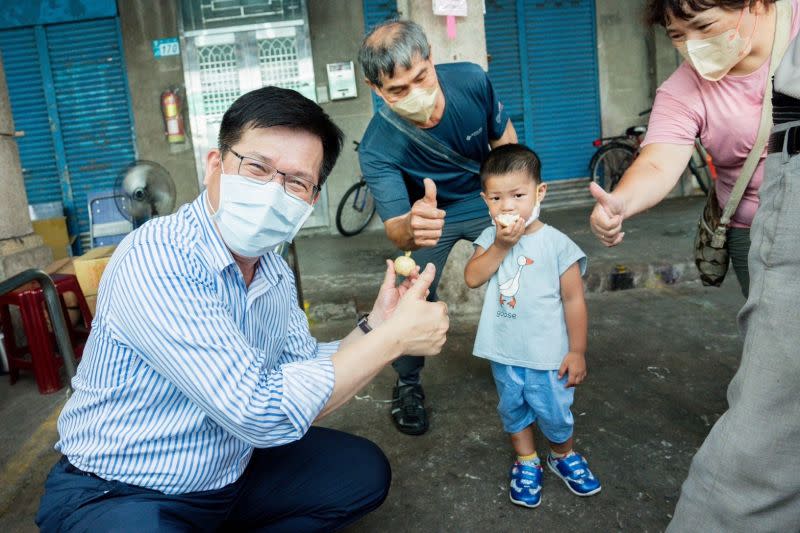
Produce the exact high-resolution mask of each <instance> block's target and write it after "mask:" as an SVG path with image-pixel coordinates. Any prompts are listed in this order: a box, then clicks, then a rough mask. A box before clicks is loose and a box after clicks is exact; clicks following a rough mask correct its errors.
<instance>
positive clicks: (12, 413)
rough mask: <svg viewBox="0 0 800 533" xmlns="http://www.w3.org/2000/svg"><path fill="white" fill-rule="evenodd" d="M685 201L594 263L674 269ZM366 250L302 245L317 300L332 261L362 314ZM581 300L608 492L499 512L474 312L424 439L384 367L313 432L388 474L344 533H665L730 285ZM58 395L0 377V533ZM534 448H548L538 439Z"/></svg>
mask: <svg viewBox="0 0 800 533" xmlns="http://www.w3.org/2000/svg"><path fill="white" fill-rule="evenodd" d="M692 202H693V203H692ZM695 204H697V201H696V200H691V201H676V202H673V203H667V206H666V207H665V208H664V209H665V210H662V211H659V210H654V212H651V213H648V214H647V215H644V216H642V217H639V218H637V219H635V220H638V221H641V222H640V223H639V224H640V225H637V226H633V227H632V228H631V229H629V230H628V231H629V236H630V235H632V238H631V239H630V240H629V239H628V238H627V237H626V242H628V245H627V246H626V248H619V249H614V250H611V251H608V252H605V251H604V250H600V249H598V250H594V249H587V250H586V251H587V252H588V253H589V256H590V258H595V257H596V256H599V257H598V259H599V261H615V260H624V261H626V262H630V263H633V262H636V261H639V262H642V264H645V263H647V262H652V261H660V260H661V258H662V257H663V256H666V257H667V262H668V263H669V261H670V260H669V257H671V256H674V257H675V261H678V260H679V259H680V260H682V259H681V258H684V259H685V258H686V257H687V248H686V246H689V241H690V239H691V226H692V225H693V221H692V220H691V219H689V216H690V215H691V213H690V211H693V210H694V208H695V207H696V206H695ZM560 217H561V218H562V219H563V224H556V223H554V225H556V227H561V228H563V227H564V225H565V224H569V223H570V220H574V222H572V224H573V225H574V226H575V232H576V233H578V235H577V236H576V237H575V239H576V241H578V242H579V243H580V244H581V245H582V246H585V247H586V248H588V247H591V246H592V244H591V241H590V239H588V238H586V237H587V236H585V235H583V234H582V233H580V232H581V231H582V230H581V229H580V226H584V225H585V220H586V218H585V213H583V212H580V213H573V214H572V215H570V214H569V213H564V214H562V215H560ZM692 218H693V217H692ZM648 227H649V228H650V229H651V232H649V235H650V237H648V232H647V231H645V230H646V228H648ZM564 229H565V230H566V232H567V233H568V234H571V233H572V232H570V231H569V228H564ZM631 230H633V231H631ZM637 233H639V236H637ZM652 236H655V237H657V239H656V240H655V241H654V240H653V239H652V238H651V237H652ZM582 239H585V240H586V241H587V244H586V245H584V243H582V242H580V241H581V240H582ZM362 241H363V242H362ZM362 241H349V243H348V241H343V240H342V239H336V238H331V237H328V238H326V239H320V240H317V241H306V242H304V243H302V244H303V245H302V246H299V250H300V259H301V267H302V270H303V276H304V278H303V279H304V281H306V290H307V293H308V294H310V295H311V297H312V301H314V302H324V301H326V300H327V299H329V298H330V299H335V295H334V294H333V293H331V292H330V291H332V290H333V289H332V287H334V285H335V284H331V283H327V282H326V280H327V281H330V278H329V277H325V276H329V273H330V272H329V271H330V270H331V268H332V267H331V265H335V267H333V268H334V269H335V270H337V271H338V272H339V273H341V271H348V272H350V273H351V276H352V277H351V281H350V283H349V284H347V285H345V286H342V287H341V289H340V290H341V291H345V292H346V293H347V294H350V295H355V296H354V298H356V300H357V302H356V303H357V307H363V305H364V304H363V302H361V300H365V298H366V296H365V295H366V294H369V293H370V291H372V290H373V289H374V287H373V283H372V277H374V276H375V275H376V273H374V272H372V270H369V271H368V272H364V271H362V270H359V268H358V263H360V264H361V265H363V264H364V261H366V263H367V264H371V263H372V262H373V261H372V260H373V259H374V257H373V255H375V256H378V255H382V256H383V257H386V256H391V249H390V248H389V249H388V250H389V251H388V252H387V251H386V249H387V247H386V245H385V241H384V240H383V237H382V235H381V234H373V235H368V236H364V237H363V239H362ZM358 242H361V244H360V245H357V246H354V245H353V244H352V243H358ZM369 242H372V243H380V242H383V243H384V244H382V245H381V244H374V245H373V246H370V245H369ZM637 242H638V243H639V244H636V243H637ZM343 243H348V244H343ZM689 249H690V248H689ZM325 250H327V252H326V253H322V255H320V253H321V252H322V251H325ZM604 253H606V255H602V254H604ZM384 254H386V255H384ZM359 256H360V257H361V259H362V261H361V262H359V261H357V262H356V264H354V263H353V260H355V259H357V257H359ZM615 256H618V257H615ZM623 256H624V257H623ZM315 257H319V258H320V261H319V263H318V262H317V261H315V260H314V258H315ZM322 261H325V263H327V269H325V268H322V264H323V263H322ZM599 261H595V263H597V262H599ZM675 261H673V262H675ZM377 264H379V265H380V264H381V263H380V258H378V259H377ZM590 265H591V261H590ZM315 268H316V269H318V271H316V272H315V270H314V269H315ZM376 272H377V271H376ZM338 275H339V274H337V276H338ZM377 275H378V279H379V272H377ZM337 279H338V278H337ZM362 287H363V289H362ZM587 300H588V303H589V312H590V339H589V352H588V354H587V357H588V363H589V378H588V380H587V382H586V383H585V384H584V385H582V386H581V387H579V388H578V391H577V393H576V402H575V406H574V413H575V416H576V421H577V424H576V437H577V447H578V448H579V449H580V451H582V452H583V453H585V455H586V456H587V457H588V459H589V460H590V463H591V465H592V468H593V470H594V472H595V473H596V474H597V476H598V477H599V478H600V479H601V481H602V482H603V492H601V493H600V494H599V495H597V496H595V497H592V498H588V499H579V498H577V497H575V496H572V495H571V494H570V493H569V492H568V491H567V489H566V487H564V486H563V484H562V483H561V482H560V481H557V480H554V479H553V476H552V475H548V473H547V472H545V486H544V493H543V501H542V505H541V507H539V508H538V509H535V510H528V509H522V508H518V507H516V506H513V505H512V504H511V503H510V502H509V501H508V494H507V486H506V485H507V477H506V476H507V471H508V468H509V466H510V464H511V461H512V458H513V453H512V450H511V447H510V444H509V442H508V438H507V436H506V435H505V434H504V433H503V431H502V428H501V425H500V422H499V419H498V417H497V414H496V412H495V406H496V403H497V396H496V393H495V390H494V384H493V382H492V379H491V374H490V372H489V368H488V363H487V362H485V361H483V360H480V359H477V358H475V357H473V356H471V355H470V354H471V349H472V343H473V340H474V334H475V329H476V326H477V316H476V315H474V314H467V315H458V316H454V317H453V320H452V327H451V332H450V334H449V335H448V343H447V345H446V347H445V350H444V352H443V353H442V354H441V355H440V356H439V357H436V358H431V359H430V360H429V362H428V365H427V368H426V370H425V372H424V384H425V390H426V394H427V396H428V406H429V410H430V415H431V430H430V431H429V432H428V433H427V434H426V435H424V436H421V437H409V436H406V435H402V434H400V433H398V432H397V431H396V430H395V429H394V427H393V426H392V424H391V421H390V417H389V404H388V402H387V400H388V399H389V398H390V394H391V385H392V381H393V374H392V372H391V370H390V369H387V370H385V371H384V372H383V373H382V374H381V375H379V376H378V378H377V379H376V380H375V381H374V382H373V383H372V384H371V385H369V386H368V387H367V388H366V389H365V390H364V391H362V392H361V393H360V394H359V395H358V396H357V398H356V399H354V400H352V401H351V402H350V403H349V404H348V405H346V406H345V407H343V408H342V409H340V410H339V411H338V412H336V413H334V414H332V415H331V416H330V417H329V418H327V419H326V420H325V421H324V425H327V426H330V427H334V428H338V429H341V430H345V431H350V432H353V433H357V434H360V435H363V436H366V437H368V438H370V439H373V440H374V441H375V442H377V443H378V444H379V445H380V446H381V447H382V448H383V449H384V451H385V452H386V454H387V456H388V457H389V459H390V461H391V463H392V465H393V469H394V480H393V485H392V490H391V493H390V495H389V498H388V500H387V501H386V503H385V504H384V505H383V506H382V507H381V508H380V509H379V510H377V511H376V512H375V513H373V514H372V515H370V516H369V517H367V518H366V519H365V520H363V521H362V522H361V523H359V524H357V525H356V526H354V527H353V528H351V530H352V531H355V532H362V531H364V532H366V531H386V530H390V531H399V532H402V531H426V532H427V531H512V530H513V531H520V530H522V531H532V530H534V529H536V530H545V531H616V530H624V531H637V532H638V531H662V530H663V529H664V527H665V526H666V524H667V523H668V522H669V518H670V514H671V513H672V510H673V509H674V506H675V502H676V499H677V496H678V493H679V489H680V484H681V483H682V481H683V479H684V478H685V476H686V472H687V470H688V466H689V462H690V460H691V457H692V455H693V454H694V452H695V450H696V449H697V447H698V446H699V445H700V443H701V442H702V441H703V438H704V437H705V435H706V434H707V433H708V431H709V429H710V427H711V425H712V424H713V423H714V421H715V420H716V419H717V418H718V417H719V416H720V414H721V413H722V412H723V411H724V409H725V406H726V402H725V390H726V387H727V384H728V382H729V380H730V378H731V377H732V376H733V373H734V371H735V369H736V367H737V365H738V361H739V357H740V352H741V341H740V339H739V335H738V331H737V328H736V321H735V317H736V312H737V311H738V309H739V307H740V306H741V304H742V303H743V299H742V297H741V295H740V294H739V291H738V286H736V282H735V280H734V279H730V280H729V281H728V282H726V284H725V285H724V286H723V288H722V289H708V288H703V287H700V286H699V285H698V284H697V283H693V282H686V283H680V284H678V285H676V286H674V287H669V288H660V289H653V288H643V289H635V290H629V291H620V292H593V293H590V294H589V295H588V297H587ZM365 301H366V300H365ZM317 316H318V317H319V316H324V314H323V315H317ZM351 327H352V320H351V318H350V317H346V318H345V314H343V313H336V312H334V313H331V314H330V315H329V316H328V317H327V318H318V319H317V320H316V321H315V323H314V324H313V325H312V329H313V331H314V333H315V335H317V337H318V338H320V340H331V339H335V338H339V337H341V336H342V335H343V334H344V333H346V332H347V331H349V329H350V328H351ZM64 398H65V395H64V393H57V394H53V395H49V396H41V395H39V394H38V392H37V391H36V387H35V384H34V383H33V380H32V378H30V377H29V376H26V375H25V374H23V377H22V379H21V380H20V382H18V383H17V384H16V385H14V386H13V387H12V386H9V384H8V380H7V377H6V376H0V420H2V421H3V423H2V425H0V480H2V482H0V531H12V532H17V531H23V532H24V531H35V530H36V529H35V526H34V525H33V522H32V519H33V516H34V514H35V512H36V509H37V508H38V500H39V497H40V495H41V492H42V485H43V481H44V478H45V476H46V473H47V471H48V470H49V468H50V467H51V465H52V464H53V463H54V462H55V460H56V458H57V456H56V453H55V452H54V451H53V450H52V445H53V443H54V442H55V440H56V432H55V420H56V416H57V414H58V412H59V410H60V407H61V405H62V404H63V401H64ZM539 449H540V453H542V454H543V453H544V452H545V446H543V443H542V442H539ZM354 466H355V465H354Z"/></svg>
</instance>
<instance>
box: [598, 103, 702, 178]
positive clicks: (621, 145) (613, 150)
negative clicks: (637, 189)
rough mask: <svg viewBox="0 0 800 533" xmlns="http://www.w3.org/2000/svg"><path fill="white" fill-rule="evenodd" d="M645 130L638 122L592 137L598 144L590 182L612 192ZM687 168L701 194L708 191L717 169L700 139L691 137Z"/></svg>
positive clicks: (639, 146)
mask: <svg viewBox="0 0 800 533" xmlns="http://www.w3.org/2000/svg"><path fill="white" fill-rule="evenodd" d="M650 111H651V110H650V109H646V110H644V111H642V112H641V113H639V116H643V115H646V114H647V113H649V112H650ZM646 133H647V126H646V125H638V126H631V127H629V128H628V129H626V130H625V134H624V135H616V136H613V137H601V138H599V139H595V140H594V142H593V143H592V144H593V145H594V146H595V147H597V151H596V152H595V153H594V155H593V156H592V159H591V161H590V162H589V175H590V176H591V179H592V181H594V182H596V183H597V184H598V185H600V186H601V187H603V189H605V190H606V191H608V192H611V191H613V190H614V188H615V187H616V186H617V184H618V183H619V180H620V179H621V178H622V175H623V174H625V171H626V170H628V167H630V166H631V164H633V160H634V159H636V157H637V156H638V155H639V152H640V151H641V146H642V141H644V136H645V134H646ZM687 169H688V171H689V172H690V173H691V174H692V176H694V179H695V181H696V182H697V185H698V187H700V190H701V191H703V194H708V191H709V190H710V188H711V187H712V184H713V182H714V180H716V179H717V169H716V167H714V162H713V159H712V158H711V154H709V153H708V150H706V149H705V147H704V146H703V144H702V143H701V142H700V139H695V140H694V150H693V151H692V157H691V158H690V159H689V164H688V165H687Z"/></svg>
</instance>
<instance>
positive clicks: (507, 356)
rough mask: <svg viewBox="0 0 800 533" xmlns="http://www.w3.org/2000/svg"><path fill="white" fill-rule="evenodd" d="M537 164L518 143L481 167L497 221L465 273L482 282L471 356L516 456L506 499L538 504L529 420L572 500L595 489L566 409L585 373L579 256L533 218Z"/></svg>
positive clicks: (540, 192) (538, 477) (539, 188)
mask: <svg viewBox="0 0 800 533" xmlns="http://www.w3.org/2000/svg"><path fill="white" fill-rule="evenodd" d="M540 167H541V165H540V162H539V158H538V157H537V156H536V154H535V153H534V152H533V151H532V150H530V149H529V148H527V147H525V146H522V145H519V144H510V145H504V146H501V147H498V148H496V149H494V150H492V151H491V153H490V154H489V157H488V158H487V159H486V161H485V162H484V163H483V165H482V167H481V185H482V187H483V192H482V193H481V196H483V199H484V200H485V201H486V204H487V205H488V206H489V212H490V213H491V215H492V218H493V219H494V221H495V222H494V224H495V225H493V226H490V227H488V228H486V229H485V230H484V231H483V233H481V235H480V236H479V237H478V239H477V240H476V241H475V253H474V254H473V256H472V257H471V258H470V260H469V263H467V267H466V269H465V271H464V278H465V280H466V282H467V285H469V286H470V287H471V288H475V287H479V286H481V285H483V284H484V283H486V282H487V281H488V282H489V286H488V288H487V291H486V300H485V301H484V303H483V312H482V313H481V319H480V324H479V326H478V334H477V337H476V339H475V348H474V351H473V353H474V354H475V355H476V356H478V357H483V358H485V359H489V361H490V362H491V365H492V374H493V375H494V380H495V384H496V386H497V393H498V396H499V397H500V402H499V404H498V406H497V410H498V412H499V413H500V418H501V419H502V421H503V427H504V429H505V431H507V432H508V433H510V434H511V443H512V445H513V446H514V450H515V451H516V453H517V460H516V461H515V462H514V465H513V466H512V467H511V484H510V490H509V495H510V497H511V501H512V502H513V503H515V504H517V505H523V506H525V507H537V506H538V505H539V504H540V503H541V498H542V494H541V489H542V465H541V463H540V461H539V457H538V456H537V455H536V447H535V445H534V438H533V424H534V422H536V423H538V426H539V429H540V430H541V431H542V433H543V434H544V436H545V437H547V439H548V440H549V441H550V454H549V455H548V457H547V466H548V467H549V468H550V470H552V471H553V473H554V474H555V475H557V476H558V477H559V478H561V479H562V480H563V481H564V482H565V483H566V485H567V487H568V488H569V490H570V491H572V493H574V494H576V495H578V496H591V495H592V494H597V493H598V492H600V482H599V481H598V479H597V478H595V477H594V475H593V474H592V472H591V471H590V470H589V465H588V464H587V462H586V459H584V458H583V457H582V456H581V455H580V454H579V453H577V452H575V451H574V450H573V449H572V442H573V440H572V429H573V418H572V413H571V411H570V406H571V405H572V400H573V396H574V391H575V389H574V387H575V386H576V385H578V384H580V383H581V382H582V381H583V379H584V378H585V377H586V359H585V355H584V354H585V352H586V337H587V316H586V302H585V301H584V298H583V281H582V279H581V275H582V274H583V272H584V271H585V269H586V256H585V255H584V253H583V252H582V251H581V249H580V248H578V246H577V245H576V244H575V243H574V242H572V241H571V240H570V239H569V238H568V237H567V236H566V235H564V234H563V233H561V232H560V231H558V230H557V229H555V228H553V227H551V226H548V225H546V224H544V223H542V222H541V221H540V220H539V211H540V206H541V202H542V200H543V199H544V196H545V192H546V190H547V185H546V184H544V183H542V181H541V174H540ZM506 224H507V225H506Z"/></svg>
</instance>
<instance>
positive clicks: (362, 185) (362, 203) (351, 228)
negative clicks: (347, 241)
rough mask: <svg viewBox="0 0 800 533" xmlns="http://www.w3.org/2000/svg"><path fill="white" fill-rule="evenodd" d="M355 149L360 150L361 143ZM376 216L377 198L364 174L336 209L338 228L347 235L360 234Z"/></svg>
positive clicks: (346, 193) (354, 142)
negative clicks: (368, 185) (373, 194)
mask: <svg viewBox="0 0 800 533" xmlns="http://www.w3.org/2000/svg"><path fill="white" fill-rule="evenodd" d="M353 144H355V145H356V147H355V148H354V150H355V151H356V152H358V147H359V143H358V141H353ZM374 216H375V198H374V197H373V196H372V193H371V192H370V191H369V187H367V182H366V180H365V179H364V176H361V178H360V179H359V181H358V182H356V183H354V184H353V185H351V186H350V188H348V189H347V191H345V193H344V196H342V199H341V201H340V202H339V207H338V208H337V209H336V229H338V230H339V233H341V234H342V235H344V236H345V237H352V236H353V235H358V234H359V233H361V232H362V231H364V228H366V227H367V226H368V225H369V223H370V221H371V220H372V217H374Z"/></svg>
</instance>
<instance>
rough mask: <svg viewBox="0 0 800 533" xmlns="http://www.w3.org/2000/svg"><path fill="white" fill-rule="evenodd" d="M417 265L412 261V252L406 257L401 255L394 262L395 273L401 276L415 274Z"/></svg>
mask: <svg viewBox="0 0 800 533" xmlns="http://www.w3.org/2000/svg"><path fill="white" fill-rule="evenodd" d="M416 266H417V264H416V263H415V262H414V260H413V259H411V252H406V255H401V256H400V257H398V258H397V259H395V260H394V271H395V272H397V273H398V274H400V275H401V276H408V275H409V274H411V273H412V272H414V268H416Z"/></svg>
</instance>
